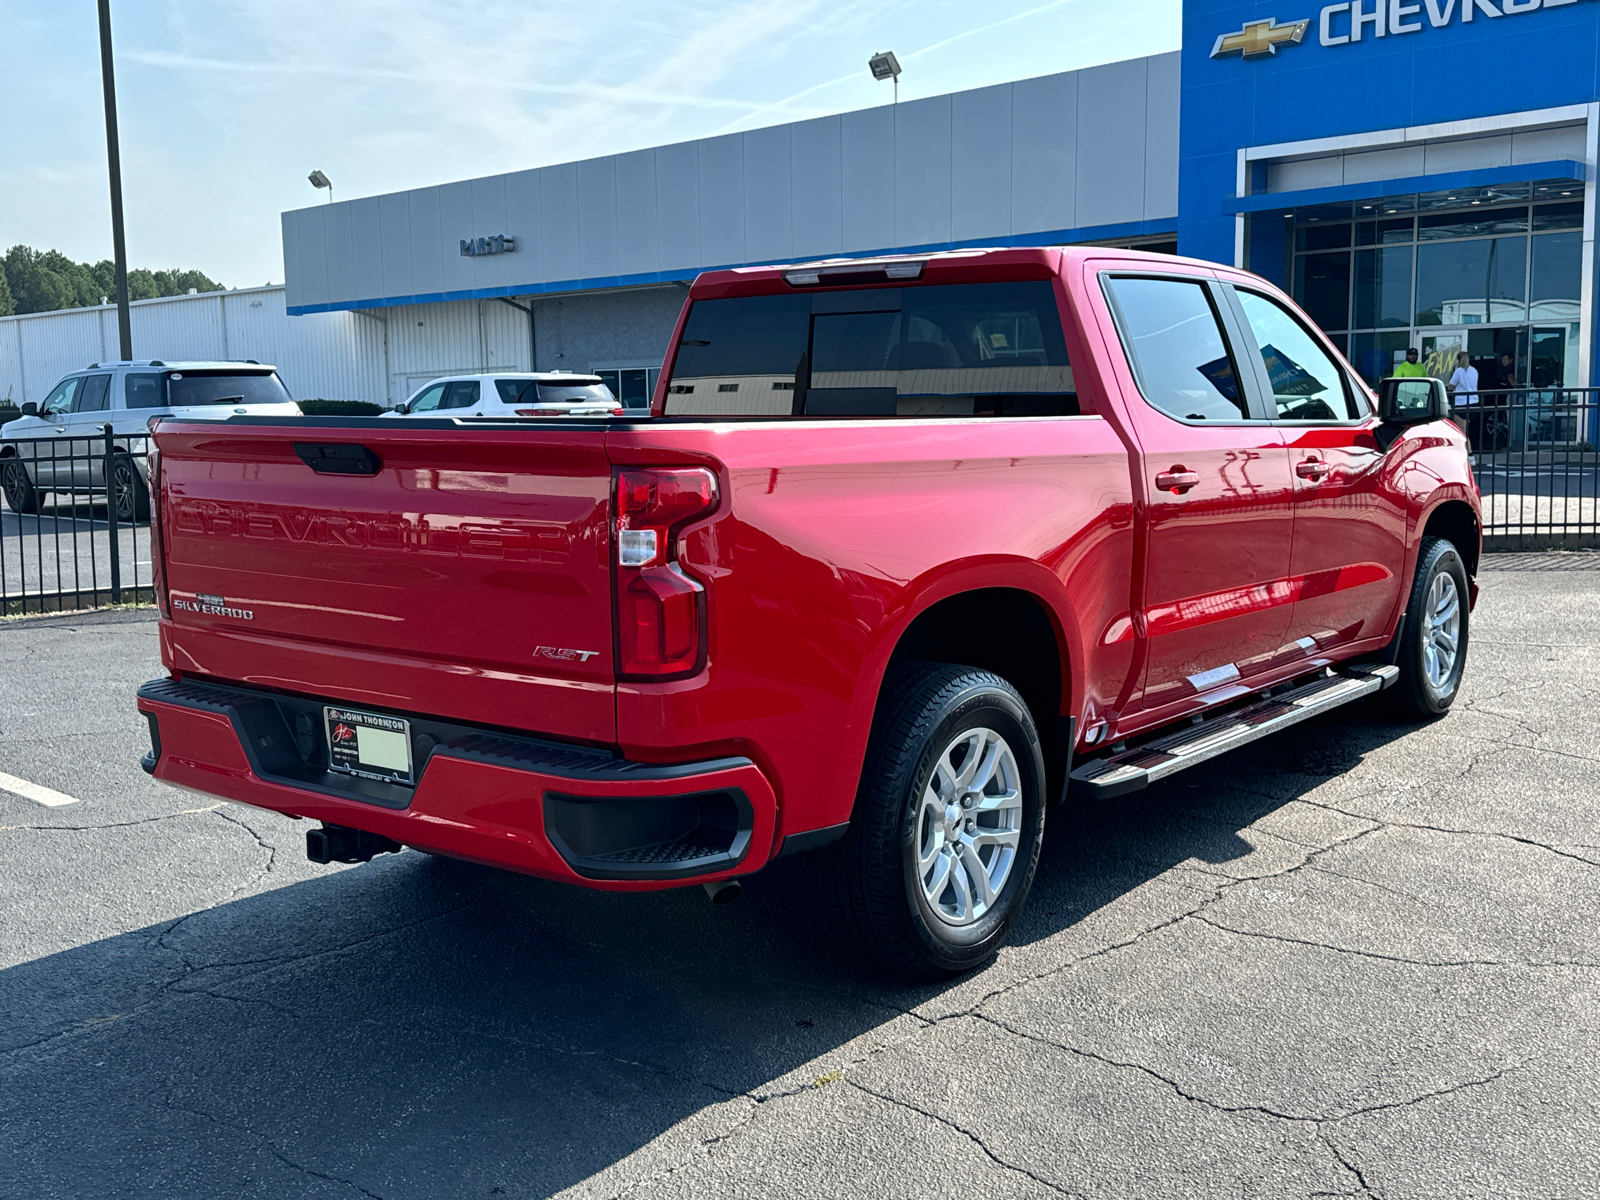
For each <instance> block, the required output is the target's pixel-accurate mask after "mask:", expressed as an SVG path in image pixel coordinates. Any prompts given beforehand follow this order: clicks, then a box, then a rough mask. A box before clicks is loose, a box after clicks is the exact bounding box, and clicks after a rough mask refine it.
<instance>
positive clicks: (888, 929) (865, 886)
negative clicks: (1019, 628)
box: [824, 663, 1045, 979]
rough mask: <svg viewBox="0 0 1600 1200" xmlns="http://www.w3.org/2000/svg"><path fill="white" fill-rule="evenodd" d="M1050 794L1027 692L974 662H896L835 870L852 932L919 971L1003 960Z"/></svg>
mask: <svg viewBox="0 0 1600 1200" xmlns="http://www.w3.org/2000/svg"><path fill="white" fill-rule="evenodd" d="M1044 791H1045V771H1044V756H1043V752H1042V750H1041V747H1040V745H1039V735H1038V733H1037V731H1036V730H1035V728H1034V723H1033V718H1032V716H1031V715H1030V714H1029V712H1028V708H1027V705H1025V704H1024V703H1023V701H1022V697H1021V696H1019V695H1018V694H1017V691H1016V689H1015V688H1013V687H1012V686H1011V685H1010V684H1009V683H1007V682H1006V681H1005V680H1003V679H1001V678H1000V677H999V676H997V675H994V674H991V673H990V672H988V671H979V670H974V669H973V668H970V667H960V666H953V665H949V664H945V663H912V664H907V665H905V666H901V667H897V668H896V669H895V670H893V671H892V672H891V673H890V674H889V676H888V677H887V678H886V679H885V681H884V689H883V695H882V698H881V700H880V702H879V709H878V714H877V717H876V719H875V720H874V721H873V731H872V740H871V742H870V744H869V745H868V748H867V758H866V764H865V767H864V769H863V771H862V776H861V786H860V790H859V792H858V793H857V796H856V805H855V811H854V813H853V815H852V818H851V822H850V832H849V833H848V834H847V835H846V836H845V837H844V838H843V839H842V840H841V841H840V842H838V843H837V844H836V845H835V846H834V847H833V849H832V851H831V852H830V854H829V858H828V860H827V863H826V866H825V867H824V891H825V894H826V896H827V900H828V906H829V908H830V910H831V912H832V915H833V917H834V921H835V924H836V925H837V927H838V928H839V931H840V932H841V933H842V934H843V936H844V938H845V940H846V941H847V942H848V943H849V944H850V945H851V946H853V948H854V949H855V950H857V951H858V952H859V953H860V954H861V955H862V957H863V958H865V959H866V960H867V961H869V962H871V963H873V964H874V965H877V966H880V967H884V968H887V969H889V970H890V971H892V972H894V973H895V974H897V975H901V976H905V977H909V978H916V979H931V978H938V977H940V976H944V975H951V974H956V973H959V972H962V971H967V970H971V969H972V968H973V967H977V966H981V965H982V964H983V963H985V962H987V961H988V960H989V959H991V958H993V957H994V955H995V954H996V953H997V952H998V951H999V949H1000V946H1001V944H1002V943H1003V942H1004V941H1005V939H1006V936H1007V935H1008V934H1009V933H1010V931H1011V927H1012V925H1014V924H1015V923H1016V920H1017V918H1018V917H1019V916H1020V915H1021V913H1022V908H1023V905H1024V903H1025V902H1026V901H1027V898H1028V890H1029V889H1030V888H1031V887H1032V886H1033V875H1034V869H1035V867H1036V866H1037V865H1038V861H1039V846H1040V840H1041V838H1042V836H1043V832H1044V815H1045V805H1044Z"/></svg>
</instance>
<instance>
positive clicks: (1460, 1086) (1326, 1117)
mask: <svg viewBox="0 0 1600 1200" xmlns="http://www.w3.org/2000/svg"><path fill="white" fill-rule="evenodd" d="M972 1018H973V1019H974V1020H978V1021H984V1022H987V1023H988V1024H990V1025H993V1026H995V1027H997V1028H999V1029H1002V1030H1004V1031H1005V1032H1007V1033H1009V1034H1012V1035H1013V1036H1015V1037H1019V1038H1022V1039H1024V1040H1025V1041H1030V1042H1035V1043H1037V1044H1038V1045H1041V1046H1049V1047H1051V1048H1053V1049H1056V1050H1060V1051H1062V1052H1063V1053H1066V1054H1071V1055H1074V1056H1076V1057H1078V1058H1086V1059H1089V1060H1091V1061H1093V1062H1098V1063H1102V1064H1104V1065H1105V1066H1108V1067H1120V1068H1123V1069H1125V1070H1132V1071H1138V1072H1140V1073H1141V1074H1144V1075H1148V1076H1149V1077H1150V1078H1151V1079H1154V1080H1156V1081H1157V1082H1159V1083H1162V1084H1165V1085H1166V1086H1167V1087H1168V1088H1170V1089H1171V1090H1172V1092H1173V1093H1174V1094H1175V1095H1177V1096H1178V1097H1180V1098H1181V1099H1183V1100H1188V1101H1191V1102H1193V1103H1195V1104H1201V1105H1204V1106H1205V1107H1206V1108H1210V1109H1213V1110H1215V1111H1216V1112H1220V1113H1227V1114H1229V1115H1236V1114H1239V1113H1257V1114H1259V1115H1261V1116H1264V1117H1272V1118H1274V1119H1276V1120H1279V1121H1294V1122H1300V1123H1303V1124H1308V1125H1319V1126H1320V1125H1338V1124H1341V1123H1343V1122H1345V1121H1349V1120H1353V1119H1354V1118H1356V1117H1365V1116H1370V1115H1371V1114H1373V1113H1379V1112H1389V1111H1391V1110H1393V1109H1397V1108H1412V1107H1414V1106H1416V1105H1418V1104H1423V1103H1426V1102H1427V1101H1429V1100H1438V1099H1442V1098H1443V1097H1445V1096H1453V1095H1455V1094H1456V1093H1457V1092H1462V1091H1466V1090H1468V1089H1470V1088H1477V1087H1486V1086H1488V1085H1489V1084H1491V1083H1495V1082H1496V1081H1498V1080H1500V1079H1503V1078H1504V1077H1505V1076H1506V1075H1507V1074H1509V1073H1510V1072H1512V1071H1515V1070H1520V1069H1521V1068H1522V1067H1524V1066H1526V1065H1527V1064H1526V1063H1516V1064H1513V1065H1512V1066H1509V1067H1501V1068H1500V1069H1499V1070H1498V1071H1494V1072H1492V1073H1490V1074H1488V1075H1485V1076H1482V1077H1481V1078H1476V1079H1466V1080H1463V1081H1461V1082H1460V1083H1453V1084H1451V1085H1450V1086H1449V1087H1443V1088H1435V1089H1433V1090H1432V1091H1427V1092H1421V1093H1419V1094H1417V1095H1415V1096H1410V1097H1407V1098H1406V1099H1404V1100H1388V1101H1384V1102H1383V1103H1381V1104H1366V1105H1362V1106H1361V1107H1360V1108H1352V1109H1349V1110H1348V1111H1345V1112H1334V1113H1310V1112H1286V1111H1283V1110H1280V1109H1275V1108H1269V1107H1267V1106H1266V1105H1264V1104H1224V1103H1222V1102H1221V1101H1220V1100H1213V1099H1211V1098H1210V1097H1209V1096H1202V1095H1200V1094H1199V1093H1198V1092H1191V1091H1189V1090H1188V1089H1187V1088H1185V1087H1184V1086H1183V1085H1182V1084H1180V1083H1179V1082H1178V1081H1177V1080H1176V1079H1173V1078H1172V1077H1171V1076H1168V1075H1163V1074H1162V1073H1161V1072H1160V1071H1157V1070H1156V1069H1155V1068H1154V1067H1151V1066H1148V1065H1146V1064H1145V1063H1141V1062H1134V1061H1133V1060H1132V1059H1117V1058H1112V1057H1110V1056H1109V1055H1105V1054H1101V1053H1099V1052H1098V1051H1095V1050H1085V1049H1084V1048H1083V1047H1081V1046H1073V1045H1069V1044H1068V1043H1066V1042H1058V1041H1056V1040H1055V1039H1054V1038H1049V1037H1045V1036H1044V1035H1043V1034H1037V1033H1030V1032H1028V1031H1027V1030H1025V1029H1019V1028H1017V1027H1016V1026H1015V1025H1012V1024H1011V1023H1010V1022H1009V1021H1005V1020H1002V1019H1001V1018H999V1017H994V1016H990V1015H989V1014H988V1013H973V1014H972Z"/></svg>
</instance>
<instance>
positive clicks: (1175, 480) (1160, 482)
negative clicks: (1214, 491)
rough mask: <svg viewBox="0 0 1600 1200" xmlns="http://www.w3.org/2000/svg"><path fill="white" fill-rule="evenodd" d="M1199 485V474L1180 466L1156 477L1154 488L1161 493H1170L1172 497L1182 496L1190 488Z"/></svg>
mask: <svg viewBox="0 0 1600 1200" xmlns="http://www.w3.org/2000/svg"><path fill="white" fill-rule="evenodd" d="M1199 483H1200V475H1199V473H1198V472H1196V471H1191V470H1189V468H1188V467H1185V466H1182V465H1181V464H1180V465H1179V466H1175V467H1173V468H1172V469H1171V470H1170V471H1162V472H1161V474H1159V475H1157V476H1156V486H1157V487H1158V488H1160V489H1161V490H1162V491H1163V492H1171V493H1172V494H1173V495H1174V496H1181V495H1183V493H1185V492H1187V491H1188V490H1189V489H1190V488H1192V487H1197V486H1198V485H1199Z"/></svg>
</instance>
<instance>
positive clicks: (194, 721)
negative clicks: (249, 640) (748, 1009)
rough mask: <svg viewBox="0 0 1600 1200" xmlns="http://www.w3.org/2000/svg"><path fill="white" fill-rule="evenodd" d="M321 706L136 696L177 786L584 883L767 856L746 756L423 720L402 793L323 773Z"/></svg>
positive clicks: (246, 692) (765, 806)
mask: <svg viewBox="0 0 1600 1200" xmlns="http://www.w3.org/2000/svg"><path fill="white" fill-rule="evenodd" d="M321 705H322V701H321V700H319V699H315V698H308V697H301V696H294V695H287V694H283V693H276V692H267V691H262V690H258V689H254V688H241V687H235V686H232V685H223V684H213V683H209V682H199V681H191V680H183V681H177V680H171V679H158V680H152V681H151V682H150V683H147V684H145V685H144V686H143V687H141V688H140V689H139V696H138V707H139V711H140V712H142V713H144V714H145V715H146V717H147V718H148V719H149V721H150V726H151V751H150V753H149V754H146V755H145V757H144V760H143V763H142V764H141V765H143V766H144V768H145V770H146V771H148V772H149V773H150V774H152V775H154V776H155V777H156V778H157V779H160V780H162V781H164V782H166V783H170V784H173V785H175V786H178V787H185V788H191V789H193V790H195V791H200V792H205V793H207V794H209V795H214V796H222V797H225V798H226V799H229V800H236V801H239V802H241V803H244V804H253V805H255V806H257V807H259V808H269V809H272V810H274V811H276V812H281V813H284V814H286V815H288V816H293V817H307V818H311V819H313V820H319V821H324V822H327V823H328V824H332V825H344V826H349V827H351V828H354V829H362V830H366V831H367V832H369V833H375V834H380V835H382V836H384V837H388V838H392V839H394V840H395V841H397V842H404V843H405V844H407V845H411V846H417V847H419V848H422V849H426V850H432V851H436V852H438V853H441V854H446V855H450V856H453V857H456V858H463V859H468V860H471V861H474V862H480V863H484V864H487V865H489V866H495V867H503V868H506V869H509V870H513V871H520V872H522V873H524V874H528V875H537V876H539V877H541V878H545V879H554V880H559V881H563V882H566V883H575V884H579V885H582V886H586V887H596V888H606V889H612V890H634V889H645V888H661V887H671V886H674V885H677V884H682V883H688V882H695V883H699V882H706V881H711V880H716V879H723V878H727V877H730V876H733V875H747V874H749V873H750V872H752V871H755V870H757V869H759V868H760V867H761V866H763V865H764V864H765V863H766V861H767V859H768V858H769V857H770V854H771V849H772V841H773V829H774V826H775V823H776V819H777V801H776V796H775V794H774V792H773V788H772V786H771V784H770V783H768V781H767V779H766V777H765V776H764V775H763V774H762V773H761V771H760V769H759V768H757V767H756V766H755V764H754V763H752V762H751V761H750V760H749V759H747V758H720V759H715V760H712V761H708V762H698V763H685V764H676V765H671V766H658V765H654V764H645V763H638V762H632V761H630V760H627V759H622V758H618V757H616V756H614V755H611V754H607V753H605V752H603V751H598V750H589V749H586V748H582V747H573V746H567V745H562V744H559V743H554V742H544V741H541V740H539V739H536V738H528V737H518V736H510V735H505V734H502V733H499V732H498V731H490V730H480V729H473V728H471V727H468V726H461V725H452V724H449V723H445V722H437V721H432V720H430V719H428V718H423V717H414V718H412V729H413V731H414V741H415V739H416V738H417V737H423V736H425V737H427V738H429V739H430V740H431V741H432V742H434V743H435V744H434V745H433V746H432V747H431V748H429V749H428V750H427V751H425V753H424V755H421V756H419V761H422V759H424V758H425V761H424V762H423V765H422V767H421V770H420V775H419V776H418V779H417V783H416V786H415V788H407V787H401V786H399V785H396V784H379V783H373V782H369V781H366V780H361V779H355V778H352V777H349V776H345V775H342V774H341V773H338V772H333V771H329V770H327V769H326V763H327V752H326V747H325V746H324V745H322V744H321V743H322V734H321V721H320V719H317V720H310V719H309V714H313V713H316V714H320V710H321ZM397 715H402V716H405V715H409V714H397ZM297 718H302V719H300V720H298V721H297Z"/></svg>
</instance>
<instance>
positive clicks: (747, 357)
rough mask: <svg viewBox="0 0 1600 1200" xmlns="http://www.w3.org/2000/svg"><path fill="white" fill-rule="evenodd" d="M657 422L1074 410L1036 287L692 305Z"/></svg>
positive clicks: (1056, 325) (1054, 326) (1056, 329)
mask: <svg viewBox="0 0 1600 1200" xmlns="http://www.w3.org/2000/svg"><path fill="white" fill-rule="evenodd" d="M665 411H666V412H667V413H668V414H669V415H679V416H684V415H737V416H789V415H793V416H801V415H805V416H870V417H894V416H901V417H944V416H964V417H970V416H1060V415H1072V414H1076V413H1077V412H1078V399H1077V392H1076V389H1075V387H1074V383H1073V377H1072V366H1071V363H1070V362H1069V361H1068V358H1067V348H1066V342H1065V339H1064V337H1063V335H1062V329H1061V317H1060V313H1059V310H1058V309H1057V307H1056V297H1055V289H1054V287H1053V285H1052V284H1051V283H1050V282H1048V281H1044V280H1041V281H1037V282H1023V283H974V284H937V285H930V286H926V287H913V288H873V289H861V290H858V291H844V292H841V291H834V292H817V293H812V294H799V295H779V296H753V297H747V298H737V299H728V300H701V301H697V302H696V303H695V305H694V307H693V308H692V309H690V311H689V319H688V320H687V322H685V325H684V332H683V338H682V340H681V342H680V343H679V346H678V353H677V356H676V358H675V360H674V363H673V374H672V378H671V379H670V380H669V381H668V385H667V396H666V410H665Z"/></svg>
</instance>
